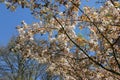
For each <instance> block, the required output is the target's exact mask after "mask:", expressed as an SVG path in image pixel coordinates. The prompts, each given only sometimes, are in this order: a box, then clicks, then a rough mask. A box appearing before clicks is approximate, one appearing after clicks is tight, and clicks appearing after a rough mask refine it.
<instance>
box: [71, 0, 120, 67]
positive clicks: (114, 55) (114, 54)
mask: <svg viewBox="0 0 120 80" xmlns="http://www.w3.org/2000/svg"><path fill="white" fill-rule="evenodd" d="M111 1H112V0H111ZM71 2H72V1H71ZM72 4H73V5H74V6H76V4H75V3H74V2H72ZM76 7H77V8H78V9H79V11H80V12H82V13H83V14H84V15H85V16H86V17H87V18H88V19H89V20H90V23H92V24H93V25H94V26H95V27H96V29H97V30H98V32H99V33H100V35H101V36H102V37H103V38H104V39H105V40H106V41H107V42H108V43H109V45H110V46H111V48H112V51H113V57H114V59H115V61H116V63H117V65H118V68H119V69H120V63H119V62H118V60H117V57H116V53H115V49H114V47H113V45H112V43H111V42H110V41H109V40H108V38H107V37H106V36H105V35H104V34H103V33H102V32H101V31H100V29H99V28H98V26H97V25H96V24H95V23H94V22H93V21H91V19H90V17H89V16H88V15H87V14H85V13H84V11H83V10H82V9H81V8H79V7H78V6H76Z"/></svg>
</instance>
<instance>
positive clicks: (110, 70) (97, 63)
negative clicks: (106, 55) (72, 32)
mask: <svg viewBox="0 0 120 80" xmlns="http://www.w3.org/2000/svg"><path fill="white" fill-rule="evenodd" d="M53 17H54V19H55V20H56V21H57V22H58V23H59V25H60V26H61V27H62V29H63V31H64V33H65V34H66V36H67V37H68V39H69V40H70V41H71V42H72V43H73V44H75V46H76V47H77V48H78V49H79V50H81V51H82V52H83V53H84V54H85V55H86V56H87V57H88V59H90V60H91V61H92V62H94V63H95V64H96V65H98V66H100V67H101V68H103V69H105V70H106V71H109V72H111V73H114V74H116V75H119V76H120V73H119V72H116V71H114V70H112V69H108V68H106V67H104V66H103V65H102V64H100V63H99V62H97V61H95V60H94V59H93V58H91V57H90V56H89V55H88V54H87V52H85V51H84V50H83V49H82V48H81V47H80V46H79V45H78V44H77V43H76V42H75V41H73V40H72V39H71V37H70V36H69V35H68V33H67V32H66V30H65V29H64V27H63V25H62V24H61V23H60V22H59V21H58V19H57V18H56V17H55V16H53Z"/></svg>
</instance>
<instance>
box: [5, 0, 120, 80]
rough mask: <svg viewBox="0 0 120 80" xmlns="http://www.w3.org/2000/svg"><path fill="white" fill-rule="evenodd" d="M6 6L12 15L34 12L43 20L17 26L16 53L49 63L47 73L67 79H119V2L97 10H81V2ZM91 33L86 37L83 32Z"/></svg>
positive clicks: (9, 2)
mask: <svg viewBox="0 0 120 80" xmlns="http://www.w3.org/2000/svg"><path fill="white" fill-rule="evenodd" d="M3 2H4V3H5V4H6V6H7V8H8V9H10V10H12V11H14V10H15V9H16V7H17V6H21V7H22V8H29V9H30V10H31V11H32V15H33V16H35V17H36V18H38V19H40V22H39V23H33V24H31V25H28V24H26V23H25V22H24V21H22V23H21V25H20V26H17V30H18V32H19V35H18V37H17V40H16V45H15V47H14V48H13V49H11V50H12V51H14V52H19V53H21V54H22V55H23V56H24V57H25V58H28V57H31V58H34V59H36V60H38V61H39V62H40V63H47V64H48V69H47V71H48V72H50V73H51V74H56V75H61V76H62V77H63V78H64V79H65V80H82V79H83V80H85V79H95V80H97V79H98V80H99V79H100V80H101V79H106V80H119V78H120V2H119V0H116V1H114V0H107V1H105V3H104V4H103V5H102V6H101V7H100V8H97V9H96V8H91V7H88V6H84V7H81V5H82V0H3ZM86 30H87V31H88V32H84V33H86V34H80V33H79V32H81V31H86ZM85 36H86V37H85ZM35 37H40V39H36V38H35ZM42 37H45V38H43V39H42ZM91 54H93V55H91Z"/></svg>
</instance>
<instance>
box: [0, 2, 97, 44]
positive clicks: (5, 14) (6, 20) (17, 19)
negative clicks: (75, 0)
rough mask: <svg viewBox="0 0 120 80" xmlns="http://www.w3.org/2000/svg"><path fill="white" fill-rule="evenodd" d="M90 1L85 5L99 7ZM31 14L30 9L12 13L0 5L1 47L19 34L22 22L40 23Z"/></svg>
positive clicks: (19, 9)
mask: <svg viewBox="0 0 120 80" xmlns="http://www.w3.org/2000/svg"><path fill="white" fill-rule="evenodd" d="M89 1H90V2H89V3H88V2H86V1H84V3H83V4H84V5H89V6H91V7H93V6H94V7H97V6H98V5H97V4H94V3H95V1H96V0H89ZM82 6H83V5H82ZM30 13H31V12H30V10H29V9H21V8H17V10H16V11H15V12H11V11H10V10H8V9H6V6H5V5H4V4H0V45H6V44H7V43H8V41H9V40H10V38H11V37H12V36H13V35H16V34H17V30H16V29H15V27H16V26H17V25H20V23H21V21H22V20H24V21H25V22H26V23H27V24H32V22H36V21H38V20H36V19H35V18H34V17H33V16H32V15H31V14H30Z"/></svg>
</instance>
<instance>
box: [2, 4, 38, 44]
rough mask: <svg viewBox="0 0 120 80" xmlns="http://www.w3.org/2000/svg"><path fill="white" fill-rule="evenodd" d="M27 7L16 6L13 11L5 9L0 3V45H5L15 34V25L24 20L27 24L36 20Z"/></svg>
mask: <svg viewBox="0 0 120 80" xmlns="http://www.w3.org/2000/svg"><path fill="white" fill-rule="evenodd" d="M30 13H31V12H30V10H29V9H21V8H17V10H16V11H15V12H11V11H10V10H8V9H6V6H5V5H4V4H0V45H6V44H7V43H8V41H9V40H10V38H11V37H12V36H13V35H16V34H17V30H16V29H15V28H16V26H17V25H20V24H21V21H22V20H24V21H25V22H26V23H28V24H32V22H36V21H38V20H36V19H35V18H34V17H33V16H32V15H31V14H30Z"/></svg>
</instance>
